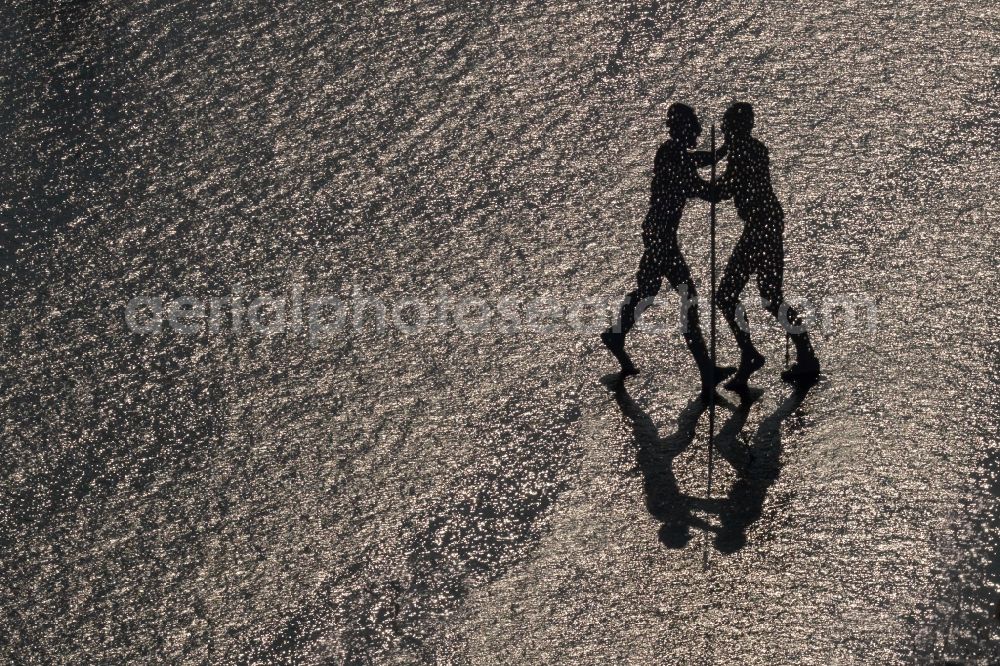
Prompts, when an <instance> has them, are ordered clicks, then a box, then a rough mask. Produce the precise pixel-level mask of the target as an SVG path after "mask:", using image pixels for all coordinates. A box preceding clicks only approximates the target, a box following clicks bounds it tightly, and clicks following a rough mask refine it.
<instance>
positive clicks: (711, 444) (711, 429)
mask: <svg viewBox="0 0 1000 666" xmlns="http://www.w3.org/2000/svg"><path fill="white" fill-rule="evenodd" d="M711 136H712V179H711V183H712V190H713V195H714V190H715V125H712V133H711ZM708 210H709V230H710V231H709V233H710V238H711V245H710V249H709V261H710V263H711V264H712V271H711V272H712V281H711V282H710V283H709V287H708V288H709V298H710V302H711V307H710V311H711V314H710V315H709V319H710V321H711V323H710V324H709V336H710V340H711V342H710V345H711V347H710V355H711V358H712V371H711V377H710V379H709V381H710V382H711V383H712V385H711V386H709V387H708V390H709V394H708V497H709V499H711V497H712V463H713V457H714V455H715V200H714V196H713V198H712V200H711V201H710V202H709V208H708Z"/></svg>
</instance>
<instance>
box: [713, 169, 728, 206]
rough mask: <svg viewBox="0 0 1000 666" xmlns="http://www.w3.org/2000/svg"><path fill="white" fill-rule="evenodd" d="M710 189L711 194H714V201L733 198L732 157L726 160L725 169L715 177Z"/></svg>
mask: <svg viewBox="0 0 1000 666" xmlns="http://www.w3.org/2000/svg"><path fill="white" fill-rule="evenodd" d="M712 190H713V192H712V194H713V195H714V197H715V201H716V202H718V201H723V200H725V199H732V198H733V160H732V159H730V160H729V161H728V162H726V170H725V171H723V172H722V175H721V176H719V177H718V178H716V179H715V185H714V186H712Z"/></svg>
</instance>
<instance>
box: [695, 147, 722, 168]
mask: <svg viewBox="0 0 1000 666" xmlns="http://www.w3.org/2000/svg"><path fill="white" fill-rule="evenodd" d="M728 152H729V144H728V143H724V144H722V147H720V148H718V149H717V150H716V151H715V159H712V151H711V150H692V151H691V152H690V153H688V154H689V155H690V156H691V159H692V160H694V165H695V166H696V167H707V166H708V165H710V164H711V163H712V162H718V161H719V160H721V159H722V158H723V157H725V156H726V153H728Z"/></svg>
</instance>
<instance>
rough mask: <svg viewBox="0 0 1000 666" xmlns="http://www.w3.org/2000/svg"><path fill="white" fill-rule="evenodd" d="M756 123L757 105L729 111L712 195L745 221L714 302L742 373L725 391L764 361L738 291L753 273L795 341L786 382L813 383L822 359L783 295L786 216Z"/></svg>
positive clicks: (743, 381)
mask: <svg viewBox="0 0 1000 666" xmlns="http://www.w3.org/2000/svg"><path fill="white" fill-rule="evenodd" d="M753 125H754V114H753V107H752V106H750V105H749V104H746V103H744V102H737V103H736V104H733V105H732V106H730V107H729V109H728V110H727V111H726V113H725V116H724V117H723V122H722V131H723V133H724V134H725V136H726V147H727V149H728V164H727V165H726V169H725V171H724V172H723V174H722V177H721V178H720V179H719V180H718V181H717V183H716V188H715V191H714V192H713V197H714V198H716V199H717V200H722V199H729V198H732V200H733V203H734V204H735V205H736V212H737V213H738V214H739V216H740V218H741V219H742V220H743V222H744V226H743V233H742V234H741V235H740V238H739V240H738V241H737V242H736V246H735V248H734V249H733V254H732V256H731V257H730V258H729V263H728V264H727V265H726V269H725V272H724V273H723V275H722V282H721V283H720V284H719V289H718V291H717V292H716V293H717V296H716V299H717V300H716V302H717V303H718V304H719V307H720V308H721V309H722V312H723V314H724V315H725V317H726V321H727V323H728V324H729V327H730V329H732V331H733V335H734V336H735V337H736V343H737V344H738V345H739V347H740V367H739V370H738V371H737V372H736V375H735V376H734V377H733V378H732V379H731V380H730V381H729V382H727V384H726V387H727V388H735V389H740V388H742V387H745V386H746V383H747V380H748V379H749V377H750V375H751V374H752V373H753V372H755V371H756V370H758V369H760V368H761V367H762V366H763V365H764V361H765V359H764V357H763V356H762V355H761V354H760V353H759V352H758V351H757V349H756V348H755V347H754V345H753V342H752V341H751V339H750V327H749V325H748V323H747V321H746V314H745V313H744V312H743V311H742V309H741V308H740V307H739V297H740V292H742V291H743V288H744V287H746V284H747V282H748V281H749V279H750V276H751V275H753V274H756V275H757V288H758V290H759V291H760V297H761V302H762V303H763V305H764V307H765V308H766V309H767V311H768V312H770V313H771V314H772V315H774V316H775V317H777V318H778V321H779V322H780V323H781V324H782V326H783V327H784V328H785V330H786V331H788V332H789V334H790V335H791V339H792V341H793V342H794V343H795V351H796V363H795V364H794V365H793V366H792V367H791V368H790V369H788V370H786V371H785V372H784V373H782V378H783V379H785V380H786V381H791V382H797V383H803V382H810V381H814V380H815V379H816V377H817V376H818V375H819V361H818V360H817V358H816V354H815V352H814V351H813V347H812V344H811V343H810V342H809V334H808V333H807V332H806V330H805V327H804V326H803V325H802V320H801V318H800V317H799V315H798V313H797V312H796V311H795V310H794V309H793V308H792V307H791V306H790V305H788V304H787V303H785V298H784V293H783V291H782V279H783V276H784V262H785V250H784V241H783V233H784V229H785V213H784V211H783V210H782V208H781V204H780V203H779V202H778V197H777V196H775V194H774V189H773V188H772V187H771V171H770V165H769V158H768V151H767V147H766V146H765V145H764V144H763V143H761V142H760V141H758V140H757V139H756V138H754V137H753V136H752V135H751V131H752V130H753Z"/></svg>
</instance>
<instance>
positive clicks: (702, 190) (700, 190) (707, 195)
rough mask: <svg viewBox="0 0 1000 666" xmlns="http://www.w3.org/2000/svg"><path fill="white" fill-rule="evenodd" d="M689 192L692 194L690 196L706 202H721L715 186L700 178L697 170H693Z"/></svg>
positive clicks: (689, 182) (689, 181)
mask: <svg viewBox="0 0 1000 666" xmlns="http://www.w3.org/2000/svg"><path fill="white" fill-rule="evenodd" d="M688 192H690V196H692V197H698V198H699V199H704V200H705V201H710V202H711V201H715V202H717V201H718V200H719V199H718V198H717V194H716V188H715V186H714V185H712V183H710V182H709V181H707V180H705V179H703V178H702V177H701V176H699V175H698V171H697V169H691V176H690V178H689V179H688Z"/></svg>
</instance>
